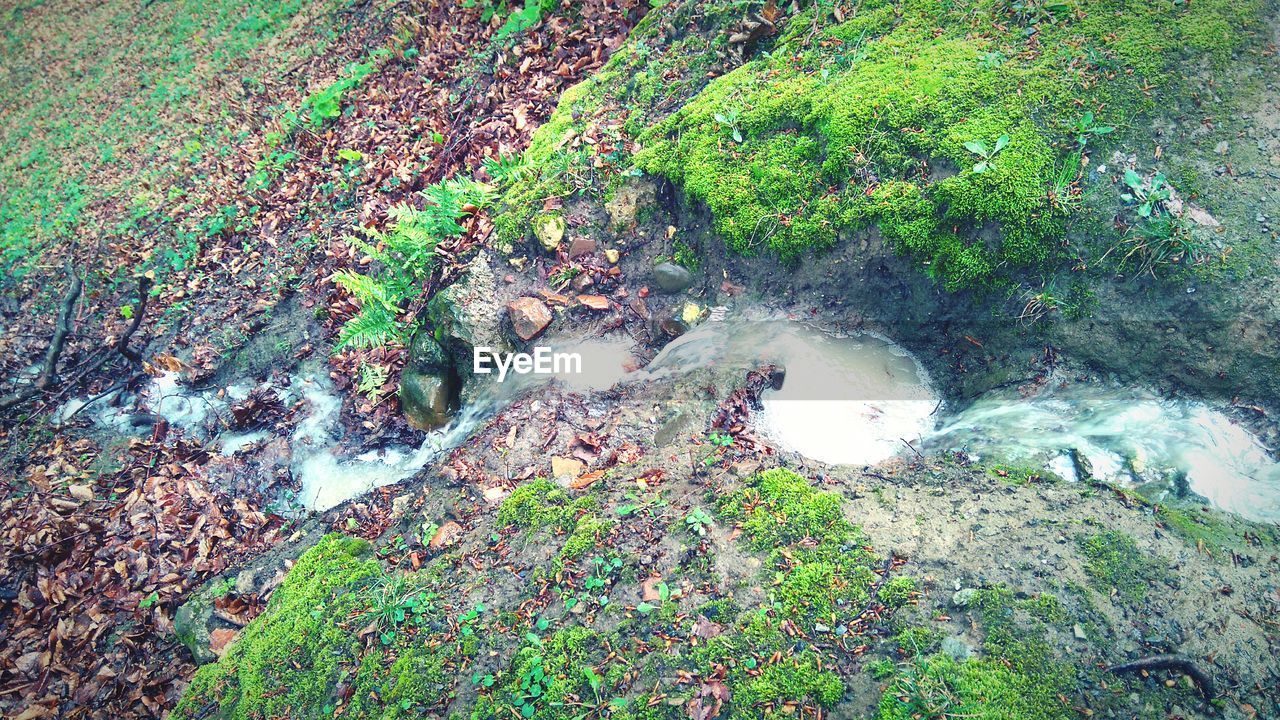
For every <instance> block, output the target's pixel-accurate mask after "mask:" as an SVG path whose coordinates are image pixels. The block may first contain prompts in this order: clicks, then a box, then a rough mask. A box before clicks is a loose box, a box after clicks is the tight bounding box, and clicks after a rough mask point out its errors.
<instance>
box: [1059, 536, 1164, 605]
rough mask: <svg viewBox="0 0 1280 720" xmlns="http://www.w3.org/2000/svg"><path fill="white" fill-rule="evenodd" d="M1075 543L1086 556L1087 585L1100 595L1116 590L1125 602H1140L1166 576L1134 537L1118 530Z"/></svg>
mask: <svg viewBox="0 0 1280 720" xmlns="http://www.w3.org/2000/svg"><path fill="white" fill-rule="evenodd" d="M1077 542H1078V543H1079V545H1080V551H1081V552H1082V553H1084V556H1085V560H1086V562H1085V567H1084V569H1085V572H1087V573H1088V574H1089V582H1090V584H1092V585H1093V586H1094V588H1096V589H1097V590H1099V591H1101V592H1104V593H1110V592H1111V591H1112V590H1115V591H1116V592H1117V593H1119V595H1120V596H1121V597H1123V598H1124V599H1126V600H1130V601H1139V600H1142V599H1143V598H1144V597H1146V594H1147V590H1148V589H1150V587H1151V585H1152V583H1155V582H1159V581H1161V580H1163V579H1165V578H1166V577H1167V576H1168V574H1169V573H1168V570H1167V569H1166V568H1165V567H1164V566H1163V565H1160V564H1158V563H1159V562H1160V560H1159V559H1158V558H1156V557H1152V556H1151V555H1148V554H1147V553H1144V552H1143V551H1142V550H1139V549H1138V545H1137V543H1135V542H1134V540H1133V538H1131V537H1129V536H1128V535H1126V534H1124V533H1122V532H1120V531H1118V530H1107V531H1104V532H1101V533H1097V534H1095V535H1082V536H1080V537H1079V538H1078V539H1077Z"/></svg>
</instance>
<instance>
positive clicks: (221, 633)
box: [209, 628, 240, 657]
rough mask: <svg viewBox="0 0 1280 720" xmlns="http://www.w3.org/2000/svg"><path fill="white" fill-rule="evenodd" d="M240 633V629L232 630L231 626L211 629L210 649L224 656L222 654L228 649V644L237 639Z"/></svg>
mask: <svg viewBox="0 0 1280 720" xmlns="http://www.w3.org/2000/svg"><path fill="white" fill-rule="evenodd" d="M239 635H240V631H239V630H232V629H230V628H217V629H215V630H210V631H209V649H210V650H212V651H213V654H214V655H217V656H218V657H222V654H223V653H225V652H226V651H227V646H229V645H230V644H231V641H233V640H235V639H236V637H238V636H239Z"/></svg>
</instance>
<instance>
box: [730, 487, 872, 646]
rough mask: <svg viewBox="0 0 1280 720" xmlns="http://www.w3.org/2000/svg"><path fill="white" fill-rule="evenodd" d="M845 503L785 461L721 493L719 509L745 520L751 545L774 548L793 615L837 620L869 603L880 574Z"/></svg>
mask: <svg viewBox="0 0 1280 720" xmlns="http://www.w3.org/2000/svg"><path fill="white" fill-rule="evenodd" d="M842 504H843V499H842V498H841V497H840V496H839V495H836V494H834V493H827V492H820V491H818V490H816V489H814V488H813V487H812V486H810V485H809V481H808V480H806V479H805V478H803V477H801V476H799V475H796V474H795V473H793V472H791V471H790V470H784V469H781V468H779V469H775V470H769V471H766V472H763V473H761V474H759V475H757V476H755V477H754V478H752V480H751V482H750V483H749V487H747V488H744V489H743V490H740V491H738V492H736V493H733V494H732V495H730V496H728V497H726V498H724V499H722V500H721V501H720V503H719V508H718V512H719V514H720V517H721V518H723V519H726V520H732V521H735V522H737V523H738V524H739V525H740V526H741V527H742V530H743V535H744V536H745V538H746V543H747V545H748V546H749V547H751V548H752V549H754V550H758V551H767V552H768V553H769V560H770V562H771V563H772V564H773V566H774V567H775V568H777V574H776V577H775V583H774V587H773V589H772V592H773V594H774V597H775V598H776V600H777V601H778V602H780V603H781V604H782V607H783V608H784V609H785V611H786V612H787V613H788V614H789V615H792V616H794V617H796V618H797V619H801V618H802V619H805V620H806V621H808V622H815V621H820V622H826V623H830V622H832V621H834V619H835V618H836V617H838V616H839V615H840V614H842V613H849V612H850V611H853V612H854V613H857V612H858V611H860V610H861V609H862V608H863V607H865V606H866V605H867V604H868V603H869V602H870V601H871V596H870V588H871V586H872V584H873V583H874V581H875V579H876V575H875V573H874V572H872V569H871V568H872V565H873V563H874V562H875V556H874V555H873V554H872V553H871V552H869V551H868V550H867V549H866V545H867V540H866V538H865V537H864V536H863V534H862V531H861V530H859V529H858V528H857V527H855V526H854V525H853V524H852V523H850V522H849V521H848V520H846V519H845V517H844V513H843V511H842V510H841V506H842Z"/></svg>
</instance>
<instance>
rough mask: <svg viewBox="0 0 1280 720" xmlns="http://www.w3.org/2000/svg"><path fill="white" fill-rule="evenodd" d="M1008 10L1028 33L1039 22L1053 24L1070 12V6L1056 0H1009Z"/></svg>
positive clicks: (1031, 32)
mask: <svg viewBox="0 0 1280 720" xmlns="http://www.w3.org/2000/svg"><path fill="white" fill-rule="evenodd" d="M1008 11H1009V13H1010V14H1012V15H1013V17H1014V19H1015V20H1017V21H1018V23H1019V24H1020V25H1023V26H1024V27H1025V28H1026V30H1025V32H1026V33H1027V34H1028V35H1031V34H1033V33H1035V31H1036V29H1037V28H1036V26H1037V25H1040V24H1046V25H1048V24H1053V23H1056V22H1058V20H1059V18H1060V17H1061V16H1064V15H1066V14H1067V13H1070V12H1071V6H1070V5H1069V4H1067V3H1065V2H1059V1H1058V0H1011V1H1010V2H1009V3H1008Z"/></svg>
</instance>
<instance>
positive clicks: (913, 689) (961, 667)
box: [876, 655, 1072, 720]
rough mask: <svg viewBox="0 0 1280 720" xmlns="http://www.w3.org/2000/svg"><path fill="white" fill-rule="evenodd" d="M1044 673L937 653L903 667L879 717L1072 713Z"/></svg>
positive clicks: (1011, 717)
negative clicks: (1047, 694) (1048, 693)
mask: <svg viewBox="0 0 1280 720" xmlns="http://www.w3.org/2000/svg"><path fill="white" fill-rule="evenodd" d="M1047 689H1051V686H1047V684H1046V683H1044V682H1043V681H1041V680H1040V679H1038V678H1035V677H1032V676H1028V675H1024V674H1022V673H1020V672H1017V671H1016V670H1013V669H1010V668H1009V667H1008V666H1007V665H1005V664H1004V663H1002V662H1000V661H998V660H968V661H957V660H952V659H951V658H949V657H947V656H945V655H934V656H931V657H928V658H923V659H920V660H916V661H913V662H911V663H909V664H906V665H904V666H902V667H901V668H900V669H899V672H898V674H897V675H896V676H895V677H894V679H893V681H892V682H891V683H890V684H889V687H888V688H887V689H886V690H885V693H884V696H883V697H882V698H881V700H880V706H879V708H878V712H877V714H876V718H877V720H917V719H918V718H944V717H947V718H950V717H964V718H978V719H980V720H1052V719H1055V718H1068V717H1072V714H1070V713H1069V712H1068V708H1067V707H1064V706H1063V705H1062V703H1061V702H1059V701H1058V700H1057V699H1056V698H1051V697H1045V691H1046V690H1047Z"/></svg>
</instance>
